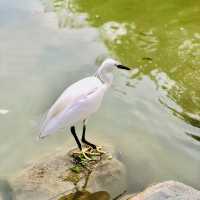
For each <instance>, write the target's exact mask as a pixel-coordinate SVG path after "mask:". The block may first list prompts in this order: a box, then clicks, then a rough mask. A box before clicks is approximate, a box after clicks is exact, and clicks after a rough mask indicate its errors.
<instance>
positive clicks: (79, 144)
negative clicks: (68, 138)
mask: <svg viewBox="0 0 200 200" xmlns="http://www.w3.org/2000/svg"><path fill="white" fill-rule="evenodd" d="M70 130H71V133H72V135H73V136H74V139H75V140H76V143H77V145H78V148H79V149H80V150H82V146H81V143H80V141H79V139H78V137H77V135H76V131H75V127H74V126H72V127H71V128H70Z"/></svg>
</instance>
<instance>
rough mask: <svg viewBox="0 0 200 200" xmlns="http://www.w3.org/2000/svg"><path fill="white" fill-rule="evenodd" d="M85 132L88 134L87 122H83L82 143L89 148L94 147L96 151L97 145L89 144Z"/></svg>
mask: <svg viewBox="0 0 200 200" xmlns="http://www.w3.org/2000/svg"><path fill="white" fill-rule="evenodd" d="M85 132H86V124H85V121H83V134H82V139H81V141H82V142H83V143H84V144H87V145H88V146H90V147H92V148H93V149H96V148H97V147H96V145H94V144H92V143H90V142H88V141H87V140H86V139H85Z"/></svg>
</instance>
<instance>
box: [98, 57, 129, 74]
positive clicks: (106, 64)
mask: <svg viewBox="0 0 200 200" xmlns="http://www.w3.org/2000/svg"><path fill="white" fill-rule="evenodd" d="M100 69H101V70H102V71H104V72H107V73H109V72H112V71H114V70H115V69H125V70H130V68H129V67H126V66H124V65H122V64H121V63H120V62H119V61H117V60H114V59H112V58H107V59H106V60H104V61H103V63H102V64H101V66H100Z"/></svg>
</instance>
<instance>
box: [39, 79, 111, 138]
mask: <svg viewBox="0 0 200 200" xmlns="http://www.w3.org/2000/svg"><path fill="white" fill-rule="evenodd" d="M106 88H107V87H106V85H104V84H103V83H102V82H101V81H100V80H99V79H98V78H97V77H95V76H91V77H87V78H85V79H82V80H80V81H78V82H76V83H74V84H72V85H71V86H69V87H68V88H67V89H66V90H65V91H64V92H63V93H62V94H61V96H60V97H59V98H58V99H57V101H56V102H55V103H54V104H53V106H52V107H51V108H50V109H49V111H48V113H47V116H46V119H45V120H44V122H43V124H42V126H41V134H40V137H45V136H47V135H49V134H51V133H53V132H55V131H56V130H57V129H59V128H60V127H63V126H71V125H74V124H75V123H77V122H79V121H81V120H84V119H87V118H88V117H89V116H90V115H91V114H93V113H94V112H96V111H97V110H98V108H99V106H100V104H101V101H102V98H103V95H104V92H105V90H106Z"/></svg>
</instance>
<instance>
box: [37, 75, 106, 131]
mask: <svg viewBox="0 0 200 200" xmlns="http://www.w3.org/2000/svg"><path fill="white" fill-rule="evenodd" d="M101 85H102V83H101V81H100V80H99V79H98V78H96V77H88V78H85V79H82V80H80V81H78V82H76V83H74V84H72V85H71V86H69V87H68V88H67V89H66V90H65V91H64V92H63V93H62V94H61V96H60V97H59V98H58V99H57V100H56V102H55V103H54V104H53V106H52V107H51V108H50V109H49V111H48V112H47V116H46V118H45V120H44V122H43V124H42V129H44V128H45V126H46V125H47V124H48V123H49V122H50V121H51V120H52V119H53V118H55V117H56V116H58V115H59V114H60V113H62V112H63V111H64V110H65V111H66V109H68V108H71V107H72V106H73V105H75V104H76V103H78V102H79V101H81V100H82V99H84V98H87V96H88V95H91V94H92V93H94V92H95V91H96V90H98V88H99V87H100V86H101ZM41 132H42V130H41Z"/></svg>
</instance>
